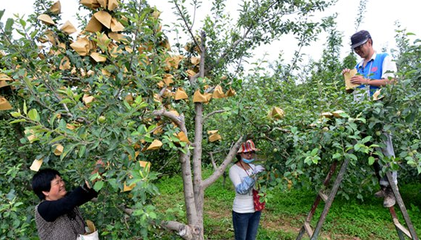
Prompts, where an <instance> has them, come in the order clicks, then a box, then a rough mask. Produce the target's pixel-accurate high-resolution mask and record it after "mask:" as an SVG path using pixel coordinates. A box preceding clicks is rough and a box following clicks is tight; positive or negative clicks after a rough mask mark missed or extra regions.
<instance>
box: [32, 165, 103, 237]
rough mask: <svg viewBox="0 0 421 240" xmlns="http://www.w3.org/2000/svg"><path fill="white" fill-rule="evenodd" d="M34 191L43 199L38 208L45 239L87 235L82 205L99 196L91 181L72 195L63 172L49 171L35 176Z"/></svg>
mask: <svg viewBox="0 0 421 240" xmlns="http://www.w3.org/2000/svg"><path fill="white" fill-rule="evenodd" d="M32 190H33V191H34V193H35V194H36V195H37V196H38V197H39V199H40V200H41V202H40V203H39V204H38V205H37V206H36V207H35V222H36V224H37V229H38V235H39V237H40V239H41V240H48V239H54V240H57V239H60V240H66V239H69V240H70V239H71V240H75V239H76V238H77V237H78V235H79V234H84V233H85V221H84V219H83V218H82V215H81V213H80V211H79V208H78V206H80V205H82V204H84V203H86V202H88V201H90V200H91V199H92V198H94V197H96V196H97V195H98V193H97V192H96V191H95V190H93V189H92V188H91V187H90V186H89V184H88V183H87V182H85V184H84V185H83V186H80V187H77V188H76V189H74V190H73V191H72V192H69V193H68V192H67V191H66V186H65V183H64V181H63V179H62V178H61V175H60V173H59V172H58V171H57V170H54V169H50V168H48V169H42V170H40V171H39V172H37V173H36V174H35V175H34V176H33V178H32Z"/></svg>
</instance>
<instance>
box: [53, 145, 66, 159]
mask: <svg viewBox="0 0 421 240" xmlns="http://www.w3.org/2000/svg"><path fill="white" fill-rule="evenodd" d="M63 149H64V147H63V145H61V144H57V145H56V148H55V149H54V155H56V156H60V155H61V154H62V153H63Z"/></svg>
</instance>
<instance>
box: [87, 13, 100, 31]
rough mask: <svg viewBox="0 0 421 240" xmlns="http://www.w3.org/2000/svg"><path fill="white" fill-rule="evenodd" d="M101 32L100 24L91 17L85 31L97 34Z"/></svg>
mask: <svg viewBox="0 0 421 240" xmlns="http://www.w3.org/2000/svg"><path fill="white" fill-rule="evenodd" d="M101 30H102V24H101V23H100V22H99V21H98V19H96V17H95V16H92V18H91V20H89V22H88V25H86V28H85V31H88V32H93V33H94V32H99V31H101Z"/></svg>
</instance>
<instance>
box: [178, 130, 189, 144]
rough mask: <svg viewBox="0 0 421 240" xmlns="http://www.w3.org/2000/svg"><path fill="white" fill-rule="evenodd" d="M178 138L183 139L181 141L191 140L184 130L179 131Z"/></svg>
mask: <svg viewBox="0 0 421 240" xmlns="http://www.w3.org/2000/svg"><path fill="white" fill-rule="evenodd" d="M177 138H178V139H179V140H180V141H181V142H186V143H188V142H189V139H188V138H187V136H186V134H185V133H184V132H179V133H177Z"/></svg>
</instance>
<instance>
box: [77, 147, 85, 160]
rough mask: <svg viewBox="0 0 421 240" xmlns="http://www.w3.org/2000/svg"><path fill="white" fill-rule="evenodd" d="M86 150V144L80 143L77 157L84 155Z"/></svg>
mask: <svg viewBox="0 0 421 240" xmlns="http://www.w3.org/2000/svg"><path fill="white" fill-rule="evenodd" d="M85 152H86V145H82V146H81V147H80V149H79V157H80V158H81V157H83V155H85Z"/></svg>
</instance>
